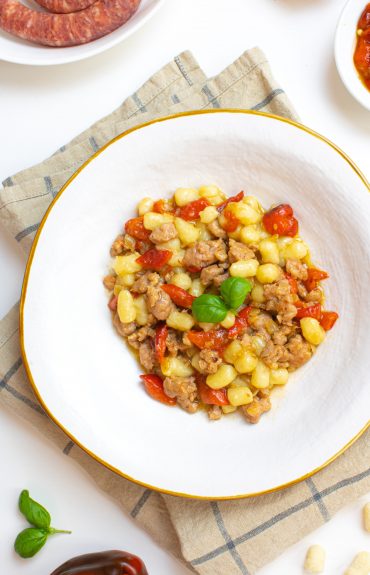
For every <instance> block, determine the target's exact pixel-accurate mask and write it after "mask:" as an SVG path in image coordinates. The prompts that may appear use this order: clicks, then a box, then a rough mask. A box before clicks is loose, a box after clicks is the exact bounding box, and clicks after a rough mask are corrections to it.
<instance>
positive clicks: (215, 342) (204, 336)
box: [187, 328, 229, 351]
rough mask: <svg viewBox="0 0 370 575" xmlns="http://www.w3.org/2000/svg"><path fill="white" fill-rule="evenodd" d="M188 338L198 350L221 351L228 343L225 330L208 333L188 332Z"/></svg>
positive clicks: (213, 330) (212, 330) (214, 330)
mask: <svg viewBox="0 0 370 575" xmlns="http://www.w3.org/2000/svg"><path fill="white" fill-rule="evenodd" d="M187 335H188V338H189V340H190V341H191V343H193V344H194V345H196V346H197V347H199V348H200V349H214V350H216V351H220V350H222V349H223V348H224V347H225V346H226V345H227V344H228V343H229V342H228V331H227V329H224V328H221V329H211V330H209V331H189V332H188V334H187Z"/></svg>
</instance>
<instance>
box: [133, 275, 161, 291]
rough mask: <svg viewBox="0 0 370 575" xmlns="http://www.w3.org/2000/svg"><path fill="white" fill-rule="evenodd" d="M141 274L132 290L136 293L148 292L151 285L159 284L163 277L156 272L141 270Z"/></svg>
mask: <svg viewBox="0 0 370 575" xmlns="http://www.w3.org/2000/svg"><path fill="white" fill-rule="evenodd" d="M139 274H140V275H139ZM139 274H138V275H137V280H136V281H135V283H134V284H133V286H132V288H131V289H132V291H133V292H136V293H146V292H147V291H148V287H149V286H150V285H151V286H157V285H158V284H159V282H160V279H161V278H160V277H159V275H158V274H156V273H155V272H144V273H143V272H139Z"/></svg>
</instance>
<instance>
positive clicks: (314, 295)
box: [304, 288, 322, 303]
mask: <svg viewBox="0 0 370 575" xmlns="http://www.w3.org/2000/svg"><path fill="white" fill-rule="evenodd" d="M304 299H305V301H307V302H310V303H320V302H321V301H322V291H321V289H320V288H315V289H313V290H311V291H310V292H309V293H308V294H307V295H306V297H305V298H304Z"/></svg>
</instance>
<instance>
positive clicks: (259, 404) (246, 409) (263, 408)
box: [242, 392, 271, 423]
mask: <svg viewBox="0 0 370 575" xmlns="http://www.w3.org/2000/svg"><path fill="white" fill-rule="evenodd" d="M270 409H271V401H270V398H269V397H268V395H267V394H264V393H261V392H258V394H257V395H256V396H255V398H254V400H253V401H252V403H249V404H248V405H243V406H242V411H243V414H244V416H245V417H246V419H247V421H249V423H258V421H259V420H260V417H261V415H262V414H263V413H266V412H267V411H270Z"/></svg>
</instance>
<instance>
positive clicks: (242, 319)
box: [228, 306, 252, 339]
mask: <svg viewBox="0 0 370 575" xmlns="http://www.w3.org/2000/svg"><path fill="white" fill-rule="evenodd" d="M251 309H252V308H251V306H247V307H245V308H244V309H242V310H241V311H240V312H239V313H238V315H237V317H236V318H235V323H234V325H233V326H232V327H230V328H229V329H228V338H229V339H235V338H236V337H238V335H239V334H240V333H242V331H243V330H244V329H245V328H246V327H248V316H249V312H250V311H251Z"/></svg>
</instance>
